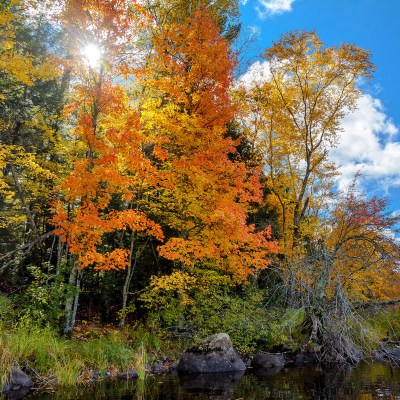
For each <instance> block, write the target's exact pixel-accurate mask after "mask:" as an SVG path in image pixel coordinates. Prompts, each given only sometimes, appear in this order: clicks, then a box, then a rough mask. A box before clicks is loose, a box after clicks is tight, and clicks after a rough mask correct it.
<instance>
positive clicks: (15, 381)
mask: <svg viewBox="0 0 400 400" xmlns="http://www.w3.org/2000/svg"><path fill="white" fill-rule="evenodd" d="M32 386H33V382H32V380H31V378H29V376H28V375H27V374H26V373H25V372H23V371H21V370H20V369H19V368H16V367H13V368H11V371H10V375H9V377H8V380H7V382H6V383H5V384H4V386H3V388H2V389H1V393H7V394H8V393H10V392H13V393H14V394H17V392H20V393H24V394H23V395H25V394H26V393H28V392H29V390H30V388H31V387H32ZM23 395H22V396H23ZM22 396H13V397H14V398H19V397H22Z"/></svg>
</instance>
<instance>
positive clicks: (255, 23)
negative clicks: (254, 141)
mask: <svg viewBox="0 0 400 400" xmlns="http://www.w3.org/2000/svg"><path fill="white" fill-rule="evenodd" d="M240 11H241V15H242V17H241V20H242V28H243V32H244V34H248V35H249V34H253V39H254V40H253V43H252V45H251V48H250V49H248V51H247V56H248V57H249V59H250V63H252V62H254V61H256V57H257V55H259V54H260V53H261V52H262V50H263V49H264V48H267V47H269V46H270V45H271V43H272V41H276V40H278V39H279V37H280V35H281V34H283V33H286V32H288V31H290V30H294V29H300V30H303V29H307V30H311V29H315V30H316V32H317V33H318V34H319V36H320V38H321V39H322V41H323V42H324V43H325V44H326V45H340V43H342V42H347V43H352V44H355V45H357V46H360V47H363V48H365V49H367V50H370V51H371V53H372V61H373V63H374V64H375V66H376V72H375V73H374V78H373V80H372V81H371V83H370V84H368V85H364V86H363V90H364V91H365V95H364V96H363V97H362V98H361V99H360V101H359V105H358V110H357V111H356V112H355V113H353V114H352V115H349V116H347V117H346V118H345V120H344V121H343V123H342V126H343V129H344V132H343V135H342V140H341V143H340V144H339V146H338V148H337V149H336V150H335V151H333V152H332V158H333V159H334V160H335V161H336V162H337V164H339V165H340V167H341V171H342V173H343V175H342V184H344V183H345V182H347V181H348V180H349V179H351V176H352V175H353V174H354V173H355V172H357V171H358V170H361V171H362V173H363V174H364V175H365V178H364V181H363V187H364V189H365V190H366V191H367V192H368V193H369V194H377V195H383V196H388V197H389V200H390V205H391V207H390V208H391V209H394V210H398V211H400V78H399V76H400V73H399V69H400V67H399V66H400V0H247V1H246V0H241V5H240Z"/></svg>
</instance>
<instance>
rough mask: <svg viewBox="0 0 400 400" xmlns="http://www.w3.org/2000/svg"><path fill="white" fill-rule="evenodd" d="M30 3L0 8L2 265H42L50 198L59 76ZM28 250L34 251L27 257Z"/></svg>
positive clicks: (53, 43) (55, 45)
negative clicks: (40, 263)
mask: <svg viewBox="0 0 400 400" xmlns="http://www.w3.org/2000/svg"><path fill="white" fill-rule="evenodd" d="M29 7H30V3H28V2H24V1H11V2H2V4H1V5H0V29H1V32H2V41H1V44H0V71H1V72H0V93H1V94H0V141H1V142H0V146H1V147H0V196H1V197H0V208H1V217H0V229H1V232H2V233H1V235H2V237H3V238H4V240H3V241H2V243H1V251H2V252H4V253H3V255H2V256H1V260H2V261H4V264H3V266H2V268H6V267H7V266H11V265H13V264H14V265H15V264H16V263H18V262H19V261H20V262H21V264H20V265H21V270H23V268H22V265H23V264H26V263H29V260H31V262H34V263H37V262H44V261H48V258H47V257H48V254H46V250H45V245H44V244H43V240H44V239H46V238H48V237H49V236H50V231H51V227H50V224H49V218H50V210H49V206H48V203H49V200H50V198H51V191H52V188H53V187H54V185H55V184H56V182H57V181H58V176H59V175H61V174H62V169H63V168H62V166H61V163H60V162H59V161H60V160H61V158H62V157H60V148H61V143H62V139H61V135H60V122H59V121H60V111H61V109H62V107H63V96H64V94H65V90H66V82H67V81H68V76H66V75H65V74H64V73H63V71H62V67H61V63H60V58H59V56H58V54H56V51H57V50H59V49H60V40H61V38H62V33H61V32H60V31H58V30H57V29H55V28H54V27H53V26H51V25H50V24H49V23H47V22H46V21H45V20H44V19H43V17H42V15H40V14H38V15H30V12H29V11H30V8H29ZM32 249H35V250H38V251H36V254H35V255H34V256H33V254H34V252H32V251H30V250H32Z"/></svg>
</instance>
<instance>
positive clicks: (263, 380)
mask: <svg viewBox="0 0 400 400" xmlns="http://www.w3.org/2000/svg"><path fill="white" fill-rule="evenodd" d="M28 399H30V400H50V399H52V400H56V399H57V400H70V399H71V400H72V399H82V400H88V399H108V400H111V399H115V400H117V399H118V400H128V399H129V400H175V399H176V400H189V399H190V400H217V399H218V400H264V399H285V400H286V399H321V400H322V399H324V400H333V399H346V400H347V399H359V400H367V399H390V400H394V399H400V367H391V366H389V365H386V364H379V363H363V364H360V365H357V366H356V367H353V368H347V369H346V368H345V369H341V370H338V369H335V370H323V369H321V368H298V369H283V370H280V371H272V370H264V371H253V370H248V371H247V372H246V374H245V375H243V376H241V374H238V375H233V374H217V375H214V374H202V375H199V376H185V377H182V376H177V375H168V376H150V377H149V378H147V379H146V381H145V382H123V383H121V382H114V383H101V384H96V385H94V386H93V387H86V388H74V389H69V390H59V391H56V392H54V393H32V394H31V395H29V396H28Z"/></svg>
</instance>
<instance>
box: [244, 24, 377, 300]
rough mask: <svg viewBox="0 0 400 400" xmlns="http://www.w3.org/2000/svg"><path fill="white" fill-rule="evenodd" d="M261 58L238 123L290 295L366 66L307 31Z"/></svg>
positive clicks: (355, 54) (351, 49)
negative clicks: (262, 70) (263, 193)
mask: <svg viewBox="0 0 400 400" xmlns="http://www.w3.org/2000/svg"><path fill="white" fill-rule="evenodd" d="M262 57H263V59H264V60H265V64H264V65H265V67H266V77H265V79H263V81H262V82H261V83H260V82H259V83H255V84H254V85H253V86H252V87H251V88H250V89H249V90H246V89H244V88H242V89H241V90H242V91H241V92H240V93H241V96H242V97H245V99H246V100H245V101H244V104H243V113H242V121H243V128H244V130H245V135H246V137H247V140H248V141H249V142H250V143H251V144H252V152H253V155H254V157H255V159H256V160H258V161H259V162H261V163H262V165H263V166H264V174H265V184H266V185H267V187H268V189H269V190H270V194H269V195H268V196H267V198H266V202H267V205H268V206H269V207H271V206H272V205H273V206H274V208H275V209H276V210H277V211H278V215H279V222H278V226H279V234H280V237H281V240H280V244H281V247H280V249H281V252H282V254H283V255H284V258H285V260H286V261H285V265H286V266H285V268H287V269H286V271H285V270H283V277H284V281H285V283H286V284H287V287H288V288H289V291H290V292H291V294H293V293H294V290H295V286H296V279H297V277H296V276H297V274H298V273H300V274H301V271H297V267H296V266H295V264H296V260H297V259H299V258H301V257H302V254H304V244H305V243H306V242H307V240H308V239H307V237H312V236H313V232H315V230H317V229H318V212H319V210H321V208H322V207H323V206H324V204H322V203H323V201H324V199H326V194H327V193H329V191H330V189H331V188H332V183H333V180H332V177H333V176H334V175H335V174H336V168H335V166H334V165H333V163H332V162H330V160H329V157H328V151H329V149H330V148H332V147H333V146H335V144H336V143H337V140H338V136H339V134H340V132H341V129H340V121H341V119H342V118H343V117H344V115H345V114H346V113H347V112H350V111H351V110H353V109H354V108H355V107H356V103H357V99H358V98H359V96H360V94H361V91H360V89H359V87H358V86H357V85H358V83H359V82H360V80H361V79H362V78H369V77H370V76H371V71H372V70H373V66H372V64H371V63H370V61H369V57H370V54H369V52H368V51H365V50H362V49H360V48H358V47H356V46H354V45H350V44H342V45H340V46H339V47H326V46H324V45H323V43H322V42H321V40H320V39H319V37H318V35H317V34H316V33H315V32H302V31H296V32H292V33H289V34H286V35H284V36H282V38H281V39H280V40H279V41H278V42H276V43H274V44H273V46H272V47H271V48H270V49H268V50H266V51H265V53H264V54H263V56H262ZM325 205H326V204H325Z"/></svg>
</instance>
